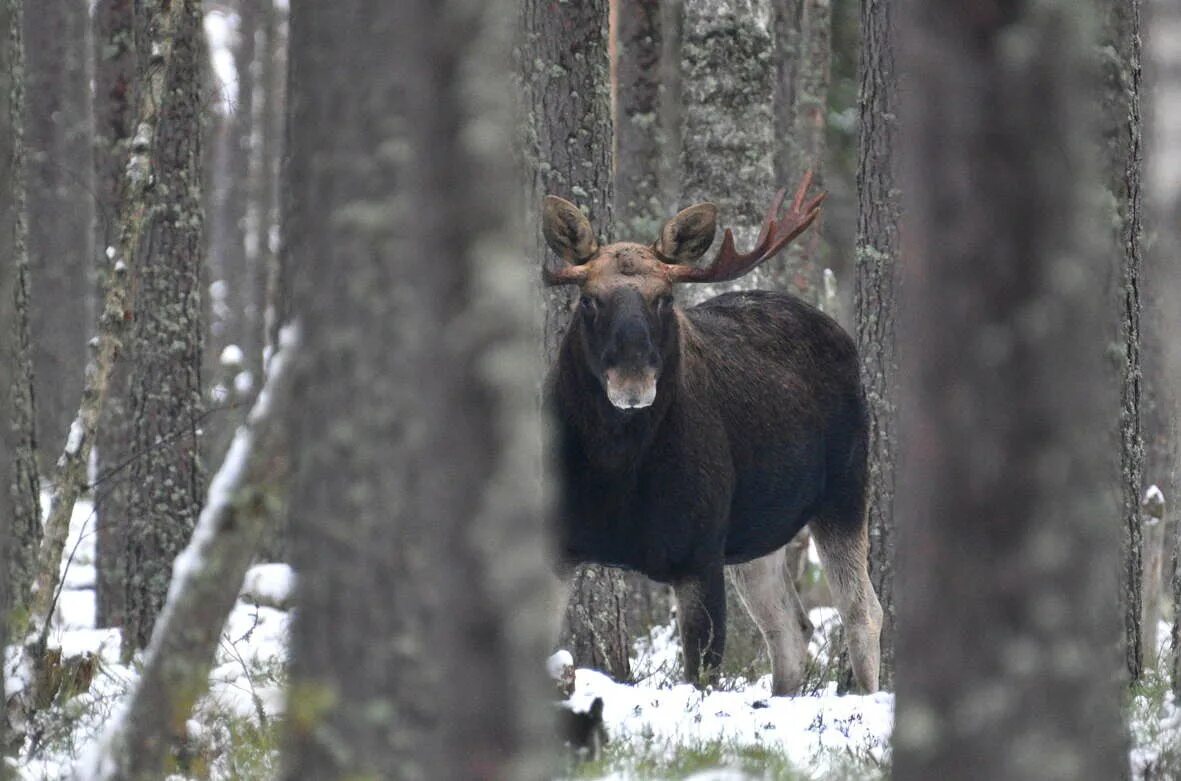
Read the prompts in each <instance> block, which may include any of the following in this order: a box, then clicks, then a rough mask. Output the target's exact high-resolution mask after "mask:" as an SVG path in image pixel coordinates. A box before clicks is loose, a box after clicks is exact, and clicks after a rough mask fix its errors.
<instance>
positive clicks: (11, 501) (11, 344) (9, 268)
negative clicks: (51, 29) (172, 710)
mask: <svg viewBox="0 0 1181 781" xmlns="http://www.w3.org/2000/svg"><path fill="white" fill-rule="evenodd" d="M22 14H23V3H22V2H21V0H0V182H5V186H3V187H0V302H3V303H4V305H3V306H0V377H17V376H21V375H23V372H22V371H21V368H20V365H19V362H18V359H19V353H18V351H17V345H18V344H19V339H18V333H17V309H16V307H13V306H8V305H7V302H9V301H13V300H14V299H15V298H16V288H17V286H18V285H19V284H20V276H21V271H20V267H19V264H20V263H21V258H22V257H23V256H24V253H25V247H24V235H23V234H24V228H23V219H22V215H21V209H22V206H23V204H22V199H23V180H24V170H23V168H24V161H23V158H24V149H23V147H22V139H21V124H22V121H23V106H22V102H23V94H22V89H21V84H20V78H21V70H22V67H23V63H22V60H23V53H22V51H21V48H22V47H21V36H20V31H21V16H22ZM15 390H16V388H15V383H13V382H10V381H0V518H13V519H16V520H19V519H20V515H19V514H18V512H17V507H18V501H19V494H18V493H17V492H13V491H11V490H9V489H10V486H12V485H14V484H15V482H16V477H17V472H16V469H15V467H16V463H17V461H16V455H17V450H18V447H19V446H20V440H19V436H20V435H19V432H18V431H17V430H16V429H15V428H14V427H13V426H12V425H11V424H12V422H13V421H12V420H11V419H10V418H9V410H12V409H14V408H15V407H16V406H17V404H18V403H19V398H18V397H17V395H16V394H15V393H14V391H15ZM19 533H20V532H19V529H18V527H17V526H16V525H15V524H7V523H0V606H3V607H5V609H7V607H8V606H9V605H11V604H12V601H13V600H12V596H11V587H12V584H13V582H14V581H13V579H12V578H11V575H12V574H13V573H12V570H10V568H9V550H8V541H9V536H10V535H15V534H19ZM7 640H8V622H7V621H0V647H7ZM0 698H3V700H4V701H5V702H7V701H8V699H7V696H6V694H5V691H4V681H3V680H0ZM0 746H4V747H6V748H7V747H8V746H9V729H8V718H7V717H4V718H0ZM9 777H10V774H9V772H8V770H7V763H5V768H0V779H7V778H9Z"/></svg>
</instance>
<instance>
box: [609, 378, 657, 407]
mask: <svg viewBox="0 0 1181 781" xmlns="http://www.w3.org/2000/svg"><path fill="white" fill-rule="evenodd" d="M605 374H606V375H607V383H606V384H607V398H608V399H609V400H610V401H611V403H612V404H614V405H615V406H616V407H618V408H619V409H640V408H643V407H648V406H651V405H652V402H654V401H656V370H655V369H640V370H639V371H625V370H623V369H608V370H607V371H606V372H605Z"/></svg>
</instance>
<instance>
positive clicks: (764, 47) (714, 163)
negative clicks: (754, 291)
mask: <svg viewBox="0 0 1181 781" xmlns="http://www.w3.org/2000/svg"><path fill="white" fill-rule="evenodd" d="M772 49H773V46H772V36H771V6H770V2H769V0H686V1H685V3H684V18H683V21H682V30H681V49H680V54H681V58H680V62H681V73H680V79H681V100H682V103H683V107H682V121H681V127H680V140H681V144H680V145H681V195H682V198H681V201H682V203H684V204H686V205H687V204H690V203H696V202H698V201H713V202H714V203H716V204H717V205H718V210H719V222H720V223H721V224H722V225H725V226H726V227H730V228H732V229H733V230H734V239H735V241H736V244H737V246H738V248H739V250H740V251H742V250H743V249H744V248H746V247H750V246H752V245H753V243H754V239H755V238H756V236H757V235H758V231H759V227H760V226H761V225H762V222H763V213H764V212H765V211H766V209H767V206H768V205H769V204H770V202H771V197H772V196H773V195H774V194H775V190H776V189H777V188H778V187H779V186H780V185H778V184H776V182H775V167H774V166H775V161H774V154H773V150H774V148H775V143H774V109H773V104H774V100H773V96H774V91H775V71H774V68H773V67H772V65H771V64H772V62H773V51H772ZM791 185H794V182H791V183H785V186H789V187H790V186H791ZM781 273H782V262H781V261H778V260H776V261H770V262H768V263H765V264H763V265H762V266H760V267H759V268H758V269H756V270H755V271H753V272H752V273H750V274H747V275H746V276H744V277H743V278H742V279H741V280H737V281H735V282H733V283H727V284H725V285H691V286H689V287H690V288H691V289H689V290H687V291H685V292H686V293H687V297H688V298H689V299H691V300H692V301H702V300H705V299H706V298H710V297H712V296H714V295H717V294H718V293H721V292H724V290H733V289H738V288H746V289H749V288H759V287H773V286H774V285H773V281H774V280H775V279H776V278H777V277H779V276H780V275H781Z"/></svg>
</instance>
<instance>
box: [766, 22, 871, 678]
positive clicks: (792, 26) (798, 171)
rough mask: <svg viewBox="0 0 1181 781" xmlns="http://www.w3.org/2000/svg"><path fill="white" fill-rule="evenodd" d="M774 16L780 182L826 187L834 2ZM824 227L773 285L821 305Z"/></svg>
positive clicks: (791, 548) (801, 568) (803, 585)
mask: <svg viewBox="0 0 1181 781" xmlns="http://www.w3.org/2000/svg"><path fill="white" fill-rule="evenodd" d="M772 14H773V27H774V33H775V34H774V56H775V94H774V98H775V103H774V107H775V146H774V149H775V180H776V186H778V187H790V186H791V184H792V183H793V182H796V181H798V180H799V178H800V177H801V176H803V174H804V172H805V171H811V172H812V173H813V175H814V177H815V178H814V183H815V186H816V187H817V189H819V190H823V189H825V186H824V160H825V157H826V156H827V150H826V144H825V128H826V127H827V116H826V115H827V111H828V82H829V61H830V59H831V43H832V7H831V3H830V0H773V2H772ZM823 228H824V215H823V213H822V214H821V215H820V217H818V218H817V220H816V223H815V224H814V225H813V226H812V228H811V230H809V231H808V232H807V233H806V234H804V235H803V236H801V237H800V238H799V240H797V241H794V242H792V243H791V244H788V245H787V248H786V249H785V250H784V252H783V256H782V257H783V259H782V260H781V261H780V263H781V266H782V272H781V278H780V279H779V280H777V282H778V284H777V285H776V286H777V287H778V288H781V289H783V290H787V291H789V292H790V293H792V294H793V295H796V296H798V297H799V298H802V299H803V300H804V301H807V302H808V303H809V304H811V305H812V306H816V307H821V308H824V302H825V299H824V295H823V294H824V275H823V273H822V269H823V268H824V265H825V260H824V257H823V252H822V250H823V242H822V240H821V234H822V232H823ZM831 308H832V307H831V306H830V307H829V308H828V309H831ZM828 309H826V310H825V311H826V312H827V313H828V314H829V315H831V316H833V317H835V316H836V313H835V312H834V311H828ZM811 539H812V536H811V533H810V531H809V530H808V529H807V528H806V527H805V528H804V529H802V530H800V533H799V534H797V535H796V536H795V537H794V538H793V539H792V541H791V542H790V543H789V544H788V547H787V558H788V567H789V569H788V571H789V572H790V573H791V577H792V579H793V580H794V581H795V584H796V589H797V590H798V591H799V592H800V596H801V599H803V601H804V603H805V604H807V603H808V602H809V596H808V595H806V594H805V592H806V591H807V590H808V583H807V582H806V581H805V578H804V574H805V571H806V567H807V563H808V547H809V545H810V544H811ZM850 674H851V671H850Z"/></svg>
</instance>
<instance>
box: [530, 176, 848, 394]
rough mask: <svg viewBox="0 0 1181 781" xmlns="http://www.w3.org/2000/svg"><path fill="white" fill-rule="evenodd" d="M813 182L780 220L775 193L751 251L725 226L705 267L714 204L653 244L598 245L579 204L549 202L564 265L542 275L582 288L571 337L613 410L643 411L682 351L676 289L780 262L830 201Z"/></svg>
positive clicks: (689, 212)
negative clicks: (740, 247)
mask: <svg viewBox="0 0 1181 781" xmlns="http://www.w3.org/2000/svg"><path fill="white" fill-rule="evenodd" d="M811 184H812V174H811V172H809V173H807V174H805V176H804V179H803V181H802V182H801V183H800V186H799V189H798V190H797V191H796V194H795V198H794V199H793V200H792V203H791V205H790V207H789V208H788V210H787V212H786V214H784V216H783V217H782V218H780V217H779V216H778V215H779V210H780V208H781V207H782V205H783V199H784V195H785V191H784V190H780V191H779V192H778V193H777V194H776V196H775V199H774V200H773V201H772V203H771V207H770V208H769V209H768V210H767V214H766V216H765V217H764V219H763V226H762V230H761V231H760V232H759V238H758V240H757V241H756V242H755V247H754V249H752V250H751V251H750V252H747V253H742V254H740V253H738V252H737V250H735V248H734V235H733V233H732V232H731V230H730V229H729V228H727V229H726V232H725V234H724V236H723V238H722V247H721V249H720V250H719V251H718V253H717V254H716V255H715V256H714V258H713V260H711V261H710V262H709V263H708V264H707V265H704V266H696V265H693V264H694V263H695V262H696V261H698V260H699V259H700V258H701V257H702V256H703V255H704V254H705V253H706V251H707V250H708V249H709V248H710V245H712V244H713V239H714V230H715V225H716V223H717V215H718V209H717V207H716V206H714V205H713V204H712V203H699V204H696V205H694V206H690V207H689V208H687V209H684V210H682V211H681V212H679V213H678V214H677V215H676V216H675V217H673V218H672V219H671V220H669V221H668V222H667V223H665V224H664V227H663V228H661V230H660V236H659V237H658V238H657V239H656V241H655V242H654V243H653V244H651V245H645V244H636V243H632V242H616V243H614V244H608V245H606V246H602V247H600V246H599V243H598V241H597V240H596V239H595V235H594V232H593V231H592V229H591V225H590V222H589V221H588V220H587V218H586V216H585V215H583V213H582V212H581V211H579V210H578V207H576V206H575V205H574V204H572V203H570V202H569V201H566V200H563V199H561V198H558V197H556V196H553V195H547V196H546V198H545V202H544V204H543V206H542V233H543V234H544V235H545V240H546V242H547V243H548V244H549V246H550V249H552V250H553V251H554V254H556V255H557V257H558V259H559V262H558V263H557V264H547V265H546V266H544V267H543V269H542V278H543V280H544V281H545V283H546V284H547V285H577V286H578V289H579V292H580V294H581V295H580V296H579V299H578V314H577V315H576V318H577V322H576V323H575V324H574V329H575V330H576V335H575V338H578V339H579V340H581V347H582V350H583V353H584V356H585V358H586V361H587V364H588V368H589V370H590V371H591V372H592V373H593V374H594V375H595V376H596V377H597V378H598V379H599V381H600V382H601V383H602V385H603V388H604V389H605V390H606V392H607V398H608V399H609V400H610V401H611V403H612V404H613V405H614V406H615V407H617V408H619V409H622V410H634V409H641V408H644V407H648V406H650V405H651V404H652V403H653V402H654V401H655V400H656V382H657V380H658V379H659V378H660V374H661V370H662V368H663V367H664V365H665V363H666V361H667V360H668V359H669V357H670V356H671V355H672V354H673V352H674V351H675V350H676V347H677V330H676V317H675V313H674V306H673V296H672V291H673V285H675V284H677V283H680V282H726V281H729V280H732V279H737V278H738V277H740V276H742V275H743V274H745V273H747V272H748V271H750V270H751V269H753V268H755V267H756V266H758V265H759V264H760V263H762V262H763V261H765V260H767V259H768V258H770V257H772V256H774V255H775V254H776V253H778V252H779V251H780V250H782V249H783V248H784V247H786V246H787V244H788V243H789V242H791V241H792V239H794V238H795V237H797V236H799V235H800V234H801V233H803V232H804V231H805V230H806V229H807V228H808V226H809V225H811V224H812V222H813V221H814V220H815V219H816V217H817V215H818V214H819V213H820V204H821V202H822V201H823V200H824V197H825V196H824V194H823V193H821V194H820V195H816V196H814V197H812V198H809V197H808V189H809V187H810V186H811Z"/></svg>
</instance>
